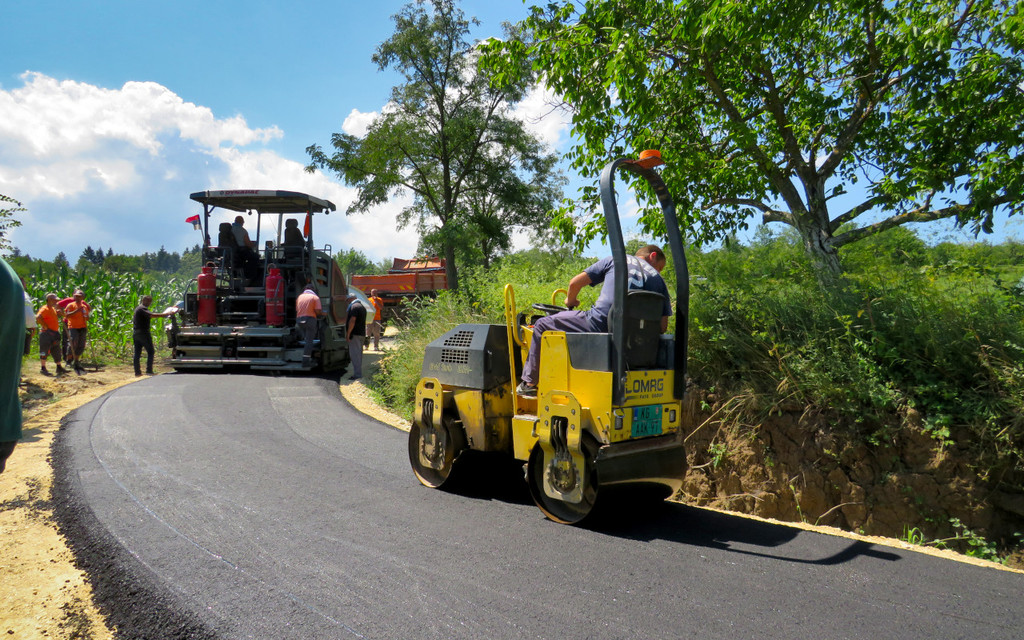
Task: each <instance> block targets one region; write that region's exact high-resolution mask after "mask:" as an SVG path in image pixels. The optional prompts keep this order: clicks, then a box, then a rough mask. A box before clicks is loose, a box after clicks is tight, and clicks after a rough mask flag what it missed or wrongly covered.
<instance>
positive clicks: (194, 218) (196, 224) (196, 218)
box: [185, 213, 199, 229]
mask: <svg viewBox="0 0 1024 640" xmlns="http://www.w3.org/2000/svg"><path fill="white" fill-rule="evenodd" d="M185 222H188V223H190V224H191V225H192V228H193V229H198V228H199V214H198V213H197V214H196V215H194V216H192V217H191V218H185Z"/></svg>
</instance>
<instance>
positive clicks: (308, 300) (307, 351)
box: [295, 281, 324, 369]
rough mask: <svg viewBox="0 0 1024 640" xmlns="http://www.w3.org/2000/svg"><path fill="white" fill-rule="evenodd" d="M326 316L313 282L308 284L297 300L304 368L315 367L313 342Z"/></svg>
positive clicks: (298, 325) (296, 322)
mask: <svg viewBox="0 0 1024 640" xmlns="http://www.w3.org/2000/svg"><path fill="white" fill-rule="evenodd" d="M323 315H324V308H323V304H322V303H321V302H320V296H319V295H318V294H317V292H316V288H315V287H314V286H313V282H312V281H307V282H306V288H305V289H303V291H302V293H300V294H299V297H298V298H296V299H295V326H296V327H298V329H299V335H300V336H302V340H303V343H304V344H303V349H302V367H303V368H304V369H310V368H312V367H313V342H314V341H315V340H316V334H317V328H318V327H319V324H320V318H321V317H322V316H323Z"/></svg>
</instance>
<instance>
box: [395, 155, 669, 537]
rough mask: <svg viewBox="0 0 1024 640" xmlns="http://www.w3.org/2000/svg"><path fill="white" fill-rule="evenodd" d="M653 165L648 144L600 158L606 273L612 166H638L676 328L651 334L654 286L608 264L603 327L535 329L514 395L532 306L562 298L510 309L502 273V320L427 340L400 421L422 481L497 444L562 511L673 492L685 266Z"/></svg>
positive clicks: (576, 512)
mask: <svg viewBox="0 0 1024 640" xmlns="http://www.w3.org/2000/svg"><path fill="white" fill-rule="evenodd" d="M658 164H661V160H660V155H659V154H657V152H645V153H644V154H642V155H641V159H639V160H632V159H628V158H620V159H617V160H614V161H612V162H610V163H608V164H607V165H606V166H605V168H604V170H603V172H602V175H601V200H602V205H603V208H604V215H605V218H606V221H607V225H608V235H609V243H610V245H611V249H612V260H613V264H614V269H615V273H616V274H621V273H626V272H627V256H626V251H625V246H624V243H623V238H622V229H621V225H620V223H619V215H618V206H617V205H616V201H615V192H614V176H615V172H616V171H617V170H622V171H627V172H629V173H632V174H634V175H636V176H639V177H641V178H643V179H645V180H646V181H647V182H648V183H649V184H650V186H651V187H652V189H653V191H654V193H655V194H656V195H657V198H658V201H659V203H660V205H661V210H662V213H663V215H664V218H665V228H666V232H667V235H668V240H669V247H670V249H671V252H672V256H673V258H674V260H673V265H674V268H675V275H676V290H675V299H676V307H675V312H674V314H675V333H674V335H668V334H664V335H663V334H662V333H661V317H662V313H663V311H662V307H663V304H662V303H663V300H664V298H663V297H662V296H661V295H660V294H652V293H651V292H649V291H642V290H635V289H630V288H629V287H628V282H627V279H626V278H622V277H616V278H614V283H608V286H614V287H615V291H614V300H613V303H612V306H611V309H610V312H609V315H608V331H607V332H606V333H565V332H561V331H546V332H544V333H543V334H542V335H540V336H539V338H538V339H540V340H541V350H540V374H539V379H538V381H537V389H536V395H535V396H532V397H530V396H526V395H517V393H516V384H517V381H518V380H519V377H520V375H521V373H522V368H523V363H524V362H525V361H526V356H527V352H528V350H529V347H530V343H531V341H532V340H533V339H534V336H533V326H532V324H533V322H534V321H536V320H537V318H539V317H541V315H537V314H548V313H555V312H558V311H563V310H565V308H564V307H558V306H555V305H554V304H534V305H532V307H533V309H534V311H535V312H536V313H532V314H530V315H527V314H523V313H517V311H516V310H517V307H516V301H515V292H514V290H513V287H512V285H506V286H505V291H504V295H505V324H504V325H501V324H463V325H459V326H457V327H455V328H454V329H452V330H451V331H449V332H447V333H445V334H444V335H443V336H441V337H440V338H438V339H437V340H435V341H433V342H432V343H430V345H429V346H428V347H427V349H426V351H425V353H424V357H423V370H422V374H421V376H422V377H421V379H420V381H419V383H418V385H417V387H416V407H415V414H414V417H413V424H412V426H411V429H410V432H409V461H410V463H411V464H412V468H413V471H414V472H415V474H416V477H417V478H419V480H420V482H422V483H423V484H424V485H426V486H428V487H435V488H443V487H444V486H445V485H446V484H447V483H449V482H450V481H451V479H452V477H453V471H454V475H456V476H457V472H458V466H459V457H460V455H462V454H463V453H464V452H467V451H487V452H498V453H502V454H506V455H508V456H513V457H515V459H516V460H519V461H522V462H523V463H525V465H524V467H525V473H526V481H527V484H528V485H529V489H530V493H531V495H532V497H533V499H534V502H536V504H537V506H538V507H540V509H541V511H543V512H544V514H545V515H546V516H547V517H548V518H550V519H552V520H554V521H556V522H561V523H566V524H574V523H578V522H581V521H582V520H583V519H584V518H586V517H587V516H588V515H589V514H590V513H591V512H592V511H593V509H594V506H595V504H597V503H598V499H599V497H600V496H601V494H602V490H603V489H606V488H608V487H612V486H616V485H649V486H655V487H658V488H659V489H661V490H662V491H663V492H664V494H665V496H666V497H667V496H669V495H671V494H673V493H675V492H676V491H678V489H679V487H680V486H681V484H682V479H683V476H684V474H685V472H686V455H685V451H684V448H683V429H682V400H683V393H684V391H685V388H686V351H687V325H688V314H689V274H688V271H687V266H686V257H685V253H684V249H683V241H682V236H681V234H680V231H679V224H678V221H677V220H676V215H675V205H674V204H673V202H672V199H671V197H670V196H669V194H668V191H667V189H666V187H665V183H664V182H663V181H662V179H661V176H660V175H659V174H658V172H657V171H655V170H654V167H655V166H657V165H658ZM556 293H557V292H556ZM652 295H654V296H656V299H655V300H654V301H653V304H652V300H651V296H652ZM552 298H554V295H553V296H552ZM554 301H555V300H554V299H553V300H552V302H554Z"/></svg>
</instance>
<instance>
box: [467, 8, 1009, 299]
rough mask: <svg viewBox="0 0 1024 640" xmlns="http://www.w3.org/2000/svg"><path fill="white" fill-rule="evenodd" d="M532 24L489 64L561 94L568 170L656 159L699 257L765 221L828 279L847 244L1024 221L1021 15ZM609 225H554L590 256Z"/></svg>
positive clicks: (667, 16) (611, 14) (918, 11)
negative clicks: (894, 231)
mask: <svg viewBox="0 0 1024 640" xmlns="http://www.w3.org/2000/svg"><path fill="white" fill-rule="evenodd" d="M518 29H519V32H520V34H521V36H522V37H521V39H512V40H510V41H508V42H503V43H502V42H492V43H490V44H489V45H488V47H487V49H488V55H487V56H486V62H487V64H488V66H489V67H490V68H491V69H492V70H494V71H496V72H497V73H499V74H500V73H502V70H503V69H504V68H505V67H511V68H512V72H513V73H515V72H516V69H515V67H516V65H519V64H522V62H523V61H524V60H529V61H531V62H532V64H533V67H534V68H535V69H536V70H538V71H539V72H541V73H542V74H543V77H544V79H545V81H546V83H547V84H548V86H549V87H550V88H552V89H554V90H556V91H557V92H559V93H560V94H561V95H562V96H564V100H565V101H566V103H567V104H568V105H571V108H572V109H573V111H574V113H573V130H574V133H575V135H576V137H577V139H578V140H579V143H578V145H577V146H576V147H575V148H574V149H573V150H572V151H571V152H570V154H569V156H570V158H571V161H572V166H573V167H574V168H576V169H578V170H580V171H581V172H583V173H589V174H592V175H595V176H596V175H597V174H598V171H599V169H600V167H601V166H602V165H603V164H604V163H605V162H607V160H608V159H609V158H612V157H615V156H618V155H626V154H630V155H632V154H634V153H636V152H637V151H639V150H642V149H645V148H660V149H661V150H662V151H663V155H664V157H665V159H666V160H667V161H668V163H669V165H670V168H669V169H667V170H666V171H665V174H664V176H665V179H666V182H667V183H668V186H669V190H670V192H672V193H673V195H674V196H675V198H676V200H677V206H678V210H679V213H680V218H681V220H682V221H683V222H684V223H685V224H686V225H687V226H688V231H689V233H690V235H691V236H692V237H694V238H695V240H696V241H697V242H698V243H699V242H704V241H710V240H715V239H721V238H723V237H726V236H728V234H730V233H732V232H735V231H736V230H737V229H742V228H746V225H747V222H746V220H747V219H748V218H749V217H750V216H751V214H755V213H758V214H761V215H762V219H763V221H764V222H782V223H784V224H787V225H791V226H792V227H793V228H795V229H796V230H797V231H798V232H799V233H800V236H801V238H802V242H803V245H804V249H805V250H806V251H807V252H809V254H810V255H811V257H812V259H813V262H814V264H815V266H816V267H817V270H818V273H819V278H820V279H822V280H823V281H828V280H831V279H832V278H833V277H834V276H836V275H837V274H838V273H840V263H839V258H838V249H839V248H840V247H842V246H843V245H847V244H849V243H851V242H854V241H857V240H860V239H862V238H865V237H868V236H870V235H873V234H876V233H879V232H882V231H885V230H887V229H890V228H892V227H895V226H899V225H903V224H906V223H909V222H927V221H932V220H939V219H942V218H952V219H954V220H955V221H956V222H957V223H958V224H960V225H963V226H967V227H968V228H970V229H971V230H972V231H973V232H974V233H975V234H977V233H980V232H986V233H987V232H991V230H992V224H993V215H994V213H995V212H996V211H998V210H999V209H1000V207H1002V208H1004V209H1005V210H1008V211H1009V212H1010V213H1011V214H1013V213H1019V212H1020V211H1021V196H1020V194H1021V192H1022V187H1024V171H1022V169H1024V166H1022V156H1021V150H1022V143H1024V118H1022V117H1021V116H1022V114H1024V94H1022V91H1021V88H1020V83H1021V78H1022V77H1024V74H1022V63H1021V48H1022V47H1021V45H1022V37H1024V18H1022V15H1021V13H1020V11H1019V10H1017V8H1016V3H1012V2H1009V1H1008V0H967V1H962V0H955V1H954V0H929V1H924V0H906V1H905V0H896V1H895V2H891V1H886V0H837V1H835V2H828V3H816V2H806V1H804V0H694V1H690V2H649V1H646V0H617V1H616V2H604V1H599V0H586V1H585V2H583V3H582V4H580V3H575V2H568V1H565V0H563V1H562V2H560V3H552V4H548V5H547V6H546V8H537V7H534V8H533V10H532V13H531V15H530V16H529V17H528V18H527V19H526V20H525V21H523V22H522V23H520V25H518ZM853 185H857V187H856V188H854V186H853ZM594 195H595V189H594V188H593V187H589V188H588V189H587V190H586V191H585V193H584V199H588V198H593V196H594ZM844 195H845V196H846V199H851V198H852V199H853V202H850V203H846V204H843V205H842V206H839V201H838V200H837V198H839V197H840V196H844ZM653 213H654V212H653V211H649V212H648V213H647V214H645V215H644V216H643V222H644V224H645V225H646V227H647V228H648V230H650V231H655V232H657V231H658V228H657V225H656V223H655V216H654V215H653ZM863 220H867V222H861V221H863ZM855 221H856V223H855ZM602 222H603V221H601V220H599V219H595V218H592V217H591V218H589V219H587V218H583V219H579V220H574V219H572V218H571V216H570V215H569V212H568V211H563V212H562V214H561V218H560V220H559V223H560V224H561V225H563V226H564V227H566V228H567V230H568V232H569V233H577V234H578V236H577V239H578V242H579V244H581V245H582V244H584V243H586V242H587V241H588V240H589V239H590V238H592V237H594V236H595V235H596V234H597V233H599V232H600V231H601V224H602Z"/></svg>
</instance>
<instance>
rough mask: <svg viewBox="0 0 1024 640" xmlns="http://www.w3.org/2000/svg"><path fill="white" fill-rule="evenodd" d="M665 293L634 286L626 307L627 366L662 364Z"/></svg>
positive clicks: (624, 333) (642, 366)
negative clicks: (660, 352)
mask: <svg viewBox="0 0 1024 640" xmlns="http://www.w3.org/2000/svg"><path fill="white" fill-rule="evenodd" d="M664 304H665V296H663V295H661V294H660V293H657V292H655V291H646V290H644V289H631V290H630V291H628V292H627V293H626V304H625V307H624V308H623V319H622V322H623V326H622V328H623V337H624V340H625V344H624V345H623V352H624V353H625V356H626V368H628V369H649V368H652V367H655V366H656V365H657V363H658V345H659V343H660V341H661V312H662V308H663V306H664Z"/></svg>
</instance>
